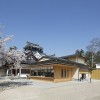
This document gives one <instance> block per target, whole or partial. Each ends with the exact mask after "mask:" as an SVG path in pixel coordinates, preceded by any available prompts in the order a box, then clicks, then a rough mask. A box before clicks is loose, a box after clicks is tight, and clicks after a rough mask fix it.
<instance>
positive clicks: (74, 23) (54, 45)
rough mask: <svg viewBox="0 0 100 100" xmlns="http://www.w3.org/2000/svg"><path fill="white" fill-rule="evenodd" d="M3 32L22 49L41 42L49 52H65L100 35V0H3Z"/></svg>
mask: <svg viewBox="0 0 100 100" xmlns="http://www.w3.org/2000/svg"><path fill="white" fill-rule="evenodd" d="M0 24H3V25H4V26H5V27H4V30H3V33H4V34H2V35H1V36H8V35H14V37H13V40H12V41H11V42H9V43H8V44H7V46H8V47H9V46H13V45H16V46H17V47H18V48H19V49H22V48H23V47H24V45H25V44H26V42H27V41H30V42H34V43H38V44H39V45H40V46H42V47H43V48H44V52H45V53H47V54H54V53H55V54H56V56H64V55H69V54H73V53H74V52H75V50H76V49H84V50H85V48H86V46H87V45H88V44H89V42H90V41H91V39H93V38H95V37H99V38H100V0H0Z"/></svg>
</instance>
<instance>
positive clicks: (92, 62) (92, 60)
mask: <svg viewBox="0 0 100 100" xmlns="http://www.w3.org/2000/svg"><path fill="white" fill-rule="evenodd" d="M93 62H94V57H93V52H92V61H91V65H92V68H93Z"/></svg>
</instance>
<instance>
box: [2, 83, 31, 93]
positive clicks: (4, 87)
mask: <svg viewBox="0 0 100 100" xmlns="http://www.w3.org/2000/svg"><path fill="white" fill-rule="evenodd" d="M31 83H32V82H2V83H0V92H2V91H4V90H8V89H12V88H16V87H20V86H25V85H31Z"/></svg>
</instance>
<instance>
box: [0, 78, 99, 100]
mask: <svg viewBox="0 0 100 100" xmlns="http://www.w3.org/2000/svg"><path fill="white" fill-rule="evenodd" d="M11 82H13V83H14V82H18V83H19V82H21V83H24V82H26V83H27V82H28V84H31V85H21V86H19V87H16V88H12V89H9V90H5V91H2V92H0V100H100V81H96V80H94V81H92V83H88V82H77V81H70V82H61V83H52V82H45V81H36V80H27V79H19V80H11Z"/></svg>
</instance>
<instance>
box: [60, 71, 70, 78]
mask: <svg viewBox="0 0 100 100" xmlns="http://www.w3.org/2000/svg"><path fill="white" fill-rule="evenodd" d="M68 77H69V70H67V69H61V78H68Z"/></svg>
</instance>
